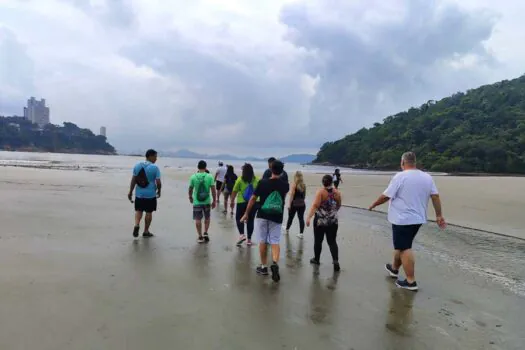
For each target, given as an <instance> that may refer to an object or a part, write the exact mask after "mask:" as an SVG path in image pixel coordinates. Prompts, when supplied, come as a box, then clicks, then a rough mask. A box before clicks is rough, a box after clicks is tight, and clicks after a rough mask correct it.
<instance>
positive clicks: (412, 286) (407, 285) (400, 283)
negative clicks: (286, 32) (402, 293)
mask: <svg viewBox="0 0 525 350" xmlns="http://www.w3.org/2000/svg"><path fill="white" fill-rule="evenodd" d="M396 286H397V287H398V288H403V289H408V290H411V291H413V292H415V291H417V290H418V289H419V288H418V287H417V282H416V281H414V282H412V283H409V282H408V281H407V280H404V281H400V280H397V281H396Z"/></svg>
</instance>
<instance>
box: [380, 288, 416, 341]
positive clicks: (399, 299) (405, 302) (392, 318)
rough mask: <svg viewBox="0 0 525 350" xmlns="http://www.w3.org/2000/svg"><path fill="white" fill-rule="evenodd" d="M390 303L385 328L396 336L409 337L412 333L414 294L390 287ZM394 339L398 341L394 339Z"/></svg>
mask: <svg viewBox="0 0 525 350" xmlns="http://www.w3.org/2000/svg"><path fill="white" fill-rule="evenodd" d="M390 288H391V289H390V302H389V306H388V313H387V319H386V324H385V327H386V329H387V330H388V331H389V332H391V333H394V334H395V335H396V336H402V337H410V336H411V335H412V331H413V325H414V321H413V317H412V310H413V306H414V298H415V296H416V293H414V292H410V291H406V290H402V289H398V288H396V287H395V286H391V287H390ZM396 339H399V338H397V337H396Z"/></svg>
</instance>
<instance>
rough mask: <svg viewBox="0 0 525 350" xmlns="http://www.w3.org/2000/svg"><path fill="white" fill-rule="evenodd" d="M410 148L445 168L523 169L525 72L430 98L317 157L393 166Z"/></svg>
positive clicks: (428, 164)
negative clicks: (441, 97)
mask: <svg viewBox="0 0 525 350" xmlns="http://www.w3.org/2000/svg"><path fill="white" fill-rule="evenodd" d="M407 150H412V151H414V152H416V154H417V155H418V163H419V164H420V166H421V167H423V168H425V169H427V170H431V171H437V172H447V173H499V174H524V173H525V75H524V76H521V77H520V78H517V79H514V80H510V81H508V80H504V81H502V82H498V83H495V84H492V85H485V86H482V87H480V88H477V89H473V90H469V91H467V93H461V92H458V93H456V94H454V95H452V96H450V97H447V98H444V99H442V100H440V101H428V102H427V103H424V104H423V105H421V106H420V107H419V108H410V109H409V110H408V111H406V112H401V113H398V114H396V115H394V116H390V117H388V118H386V119H385V120H384V121H383V123H375V124H374V126H373V127H372V128H369V129H367V128H363V129H361V130H359V131H358V132H356V133H354V134H351V135H347V136H345V137H344V138H343V139H341V140H338V141H335V142H327V143H325V144H324V145H323V146H322V147H321V150H320V151H319V153H318V154H317V157H316V159H315V161H314V163H317V164H330V165H342V166H348V167H353V168H362V169H377V170H394V169H398V168H399V162H400V156H401V154H402V153H403V152H405V151H407Z"/></svg>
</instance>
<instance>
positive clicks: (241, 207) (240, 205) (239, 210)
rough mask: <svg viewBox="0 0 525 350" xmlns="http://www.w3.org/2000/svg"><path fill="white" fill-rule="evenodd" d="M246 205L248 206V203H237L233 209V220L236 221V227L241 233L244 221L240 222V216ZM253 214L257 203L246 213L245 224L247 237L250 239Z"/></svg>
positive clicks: (253, 220)
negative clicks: (235, 208)
mask: <svg viewBox="0 0 525 350" xmlns="http://www.w3.org/2000/svg"><path fill="white" fill-rule="evenodd" d="M246 207H248V203H237V210H236V211H235V221H237V229H238V230H239V233H240V234H241V235H243V234H244V222H241V218H242V216H243V215H244V212H245V211H246ZM255 214H257V205H254V206H253V208H252V211H251V212H250V215H248V222H246V226H248V239H252V234H253V226H254V223H255Z"/></svg>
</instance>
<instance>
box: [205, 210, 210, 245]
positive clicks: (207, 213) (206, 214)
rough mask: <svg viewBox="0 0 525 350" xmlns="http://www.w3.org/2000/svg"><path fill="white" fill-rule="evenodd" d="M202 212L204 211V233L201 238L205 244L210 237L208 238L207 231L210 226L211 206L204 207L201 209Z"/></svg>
mask: <svg viewBox="0 0 525 350" xmlns="http://www.w3.org/2000/svg"><path fill="white" fill-rule="evenodd" d="M203 211H204V233H203V237H204V239H205V240H206V242H209V241H210V237H209V235H208V234H209V232H208V231H209V230H210V224H211V206H210V205H205V206H204V208H203Z"/></svg>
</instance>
